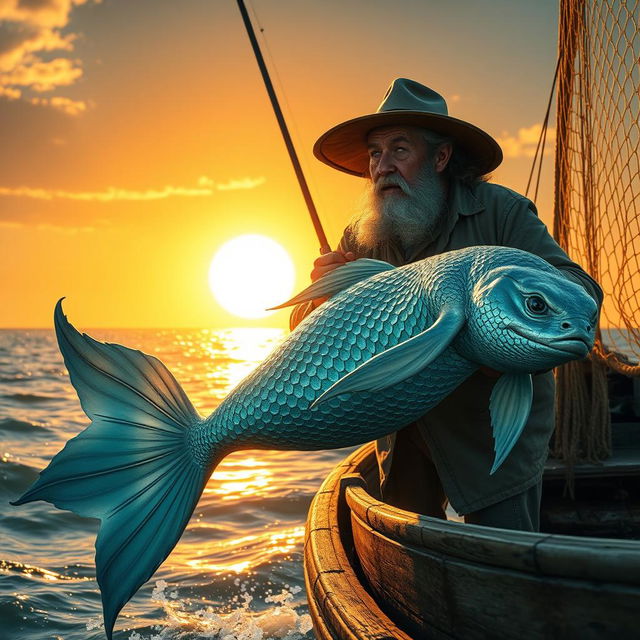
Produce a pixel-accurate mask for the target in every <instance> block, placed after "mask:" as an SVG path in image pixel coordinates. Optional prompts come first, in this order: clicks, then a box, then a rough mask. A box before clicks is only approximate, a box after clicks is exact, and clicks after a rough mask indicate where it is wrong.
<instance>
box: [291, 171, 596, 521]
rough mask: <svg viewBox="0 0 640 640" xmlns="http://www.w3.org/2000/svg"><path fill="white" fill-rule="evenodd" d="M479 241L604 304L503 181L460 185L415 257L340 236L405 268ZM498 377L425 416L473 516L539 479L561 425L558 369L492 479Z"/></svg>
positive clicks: (446, 473) (388, 449)
mask: <svg viewBox="0 0 640 640" xmlns="http://www.w3.org/2000/svg"><path fill="white" fill-rule="evenodd" d="M477 245H496V246H505V247H515V248H518V249H524V250H525V251H529V252H531V253H534V254H536V255H538V256H540V257H542V258H544V259H545V260H546V261H547V262H549V263H551V264H552V265H554V266H555V267H557V268H558V269H560V270H561V271H562V273H563V274H564V275H565V276H566V277H567V278H568V279H570V280H573V281H574V282H577V283H578V284H580V285H582V286H583V287H584V288H585V289H586V291H587V293H589V295H591V296H592V297H593V299H594V300H595V301H596V302H597V303H598V305H600V304H601V302H602V291H601V290H600V287H599V286H598V284H597V283H596V282H595V281H594V280H593V279H592V278H590V277H589V276H588V275H587V274H586V273H585V272H584V271H583V270H582V269H581V268H580V267H579V266H578V265H577V264H576V263H574V262H572V261H571V260H570V259H569V258H568V256H567V255H566V254H565V252H564V251H563V250H562V249H561V248H560V247H559V246H558V244H557V243H556V242H555V240H554V239H553V238H552V237H551V235H550V234H549V232H548V231H547V228H546V226H545V225H544V224H543V223H542V222H541V221H540V219H539V218H538V216H537V211H536V208H535V205H534V204H533V203H532V202H531V201H530V200H528V199H527V198H525V197H523V196H521V195H519V194H518V193H515V192H514V191H511V190H510V189H507V188H505V187H502V186H500V185H497V184H492V183H487V182H480V183H478V184H476V185H474V186H473V187H467V186H464V185H462V184H460V183H457V182H456V183H453V185H452V188H451V190H450V194H449V207H448V213H447V216H446V217H445V218H444V219H443V224H442V227H441V230H440V233H439V235H438V236H437V238H436V240H435V241H434V242H432V243H431V244H427V245H425V246H421V247H418V248H417V249H416V250H415V251H414V252H413V253H412V254H411V255H408V256H405V255H403V253H402V251H401V248H400V247H399V246H397V245H395V244H392V243H388V244H385V245H381V246H378V247H376V248H375V249H374V250H373V251H363V250H362V248H360V247H359V246H358V245H357V243H356V242H355V240H354V238H353V236H352V234H351V231H350V229H348V228H347V229H346V230H345V232H344V235H343V237H342V239H341V240H340V244H339V247H338V248H339V249H340V250H341V251H353V252H354V253H355V255H356V256H357V257H359V258H377V259H379V260H386V261H387V262H390V263H391V264H394V265H396V266H400V265H403V264H407V263H409V262H413V261H415V260H420V259H422V258H427V257H429V256H433V255H437V254H439V253H443V252H445V251H452V250H454V249H462V248H465V247H470V246H477ZM312 310H313V306H312V305H311V304H310V303H307V304H303V305H299V306H298V307H296V308H295V309H294V311H293V313H292V316H291V324H292V327H293V326H295V325H296V324H298V322H300V320H301V319H302V318H303V317H304V316H306V315H307V314H308V313H310V312H311V311H312ZM494 383H495V379H493V378H490V377H487V376H485V375H483V374H482V373H480V372H477V373H476V374H474V375H473V376H471V377H470V378H469V379H467V380H466V381H465V382H464V383H463V384H462V385H461V386H460V387H458V388H457V389H456V390H455V391H454V392H453V393H451V394H450V395H449V396H448V397H447V398H445V399H444V400H443V401H442V402H441V403H440V404H439V405H438V406H437V407H435V408H434V409H432V410H431V411H429V413H427V414H426V415H425V416H424V417H423V418H421V419H420V420H419V421H418V424H419V425H420V430H421V433H422V434H423V436H424V438H425V440H426V441H427V444H428V445H429V449H430V451H431V456H432V458H433V462H434V464H435V466H436V468H437V471H438V475H439V476H440V480H441V482H442V486H443V488H444V490H445V493H446V495H447V497H448V499H449V502H450V503H451V505H452V507H453V508H454V509H455V510H456V511H457V512H458V513H460V514H466V513H471V512H473V511H477V510H478V509H481V508H483V507H486V506H489V505H491V504H494V503H496V502H499V501H500V500H504V499H506V498H509V497H511V496H513V495H515V494H517V493H520V492H522V491H525V490H526V489H528V488H529V487H531V486H533V485H534V484H536V483H537V482H539V481H540V478H541V475H542V471H543V467H544V463H545V460H546V458H547V452H548V444H549V440H550V438H551V434H552V431H553V427H554V393H555V385H554V378H553V374H552V373H551V372H549V373H544V374H539V375H535V376H534V377H533V389H534V397H533V406H532V409H531V414H530V416H529V420H528V422H527V424H526V426H525V428H524V431H523V433H522V435H521V436H520V439H519V441H518V443H517V444H516V445H515V447H514V448H513V450H512V452H511V453H510V454H509V456H508V457H507V459H506V460H505V462H504V463H503V464H502V466H501V467H500V469H498V471H496V472H495V473H494V474H493V475H492V476H490V475H489V470H490V469H491V465H492V463H493V458H494V451H493V437H492V432H491V423H490V417H489V397H490V395H491V390H492V388H493V385H494ZM394 441H395V434H392V435H390V436H387V437H386V438H382V439H380V440H378V442H377V451H378V461H379V463H380V471H381V483H382V486H383V487H384V484H385V481H386V478H387V475H388V471H389V468H390V465H391V457H392V455H393V445H394Z"/></svg>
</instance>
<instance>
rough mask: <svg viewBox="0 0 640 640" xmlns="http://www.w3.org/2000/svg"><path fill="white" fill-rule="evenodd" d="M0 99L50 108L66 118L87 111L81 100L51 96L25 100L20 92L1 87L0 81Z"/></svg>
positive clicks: (11, 88)
mask: <svg viewBox="0 0 640 640" xmlns="http://www.w3.org/2000/svg"><path fill="white" fill-rule="evenodd" d="M0 97H1V98H6V99H7V100H20V99H22V100H23V101H24V102H28V103H29V104H32V105H35V106H41V107H51V108H53V109H56V110H57V111H61V112H62V113H66V114H67V115H68V116H77V115H80V114H81V113H84V112H85V111H86V110H87V103H86V102H84V101H83V100H72V99H71V98H65V97H63V96H52V97H51V98H44V97H42V96H36V97H35V98H27V97H23V95H22V90H20V89H15V88H14V87H3V86H2V84H1V81H0Z"/></svg>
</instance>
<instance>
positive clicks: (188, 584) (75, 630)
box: [0, 328, 351, 640]
mask: <svg viewBox="0 0 640 640" xmlns="http://www.w3.org/2000/svg"><path fill="white" fill-rule="evenodd" d="M87 333H89V334H90V335H92V336H93V337H95V338H96V339H98V340H102V341H107V342H117V343H120V344H124V345H126V346H128V347H132V348H137V349H141V350H142V351H144V352H146V353H149V354H151V355H154V356H156V357H158V358H160V359H161V360H162V361H163V362H164V363H165V364H166V365H167V367H168V368H169V369H170V370H171V372H172V373H173V374H174V375H175V377H176V378H177V380H178V381H179V382H180V383H181V385H182V386H183V388H184V389H185V391H186V393H187V395H188V396H189V398H190V399H191V401H192V402H193V404H194V405H195V407H196V408H197V409H198V411H199V412H200V413H201V414H202V415H208V414H209V413H210V412H211V411H213V409H215V407H216V406H217V405H218V404H219V403H220V401H221V400H222V399H223V398H224V397H225V396H226V395H227V394H228V393H229V391H230V390H231V389H232V388H233V387H234V386H235V385H236V384H237V383H238V382H239V381H240V380H241V379H242V378H243V377H244V376H246V375H247V374H248V373H249V372H250V371H251V370H252V369H253V368H254V367H255V366H256V365H257V364H258V363H259V362H260V361H262V360H263V359H264V358H265V356H266V355H267V354H268V353H269V351H271V350H272V349H273V348H274V347H275V346H276V345H277V344H278V343H279V342H280V341H281V340H282V339H283V338H284V335H285V333H284V332H283V331H280V330H278V329H251V328H246V329H228V330H222V331H213V330H104V329H103V330H94V331H91V330H88V331H87ZM88 424H89V420H88V418H87V417H86V416H85V414H84V413H83V411H82V409H81V407H80V403H79V401H78V398H77V395H76V393H75V390H74V389H73V387H72V386H71V383H70V382H69V378H68V376H67V373H66V370H65V368H64V365H63V362H62V357H61V355H60V352H59V351H58V347H57V344H56V340H55V336H54V334H53V332H52V331H48V330H20V331H18V330H2V331H0V437H1V441H2V448H1V451H0V453H1V454H2V458H1V460H2V464H1V466H0V492H1V496H0V499H1V506H0V541H1V546H0V640H13V639H20V640H45V639H46V640H52V639H55V640H62V639H64V640H93V639H95V640H98V639H102V638H104V637H105V636H104V630H103V628H102V605H101V601H100V592H99V589H98V585H97V582H96V580H95V565H94V541H95V536H96V532H97V529H98V521H97V520H95V519H88V518H81V517H79V516H76V515H75V514H73V513H70V512H68V511H61V510H58V509H56V508H55V507H53V506H52V505H50V504H49V503H46V502H34V503H29V504H27V505H23V506H20V507H14V506H11V505H10V504H9V501H10V500H15V499H16V498H17V497H19V496H20V495H21V494H22V493H23V492H24V491H25V489H27V487H29V486H30V485H31V483H32V482H33V481H34V480H35V479H36V477H37V475H38V472H39V471H40V470H41V469H43V468H44V467H45V466H46V465H47V464H48V462H49V460H50V459H51V458H52V457H53V455H54V454H55V453H57V452H58V451H59V450H60V449H61V448H62V447H63V445H64V443H65V442H66V441H67V440H68V439H69V438H71V437H73V436H75V435H76V434H77V433H79V432H80V431H81V430H82V429H83V428H84V427H86V426H87V425H88ZM350 451H351V450H344V449H343V450H335V451H320V452H277V451H273V452H271V451H270V452H265V451H243V452H237V453H234V454H232V455H230V456H228V457H227V458H226V459H225V460H224V461H223V462H222V463H221V464H220V466H219V467H218V468H217V469H216V471H215V473H214V474H213V476H212V478H211V480H210V481H209V483H208V485H207V487H206V488H205V491H204V494H203V496H202V498H201V499H200V502H199V504H198V506H197V508H196V511H195V513H194V514H193V516H192V518H191V520H190V522H189V524H188V526H187V529H186V531H185V532H184V534H183V535H182V538H181V539H180V542H179V543H178V545H177V546H176V547H175V549H174V550H173V552H172V553H171V555H170V556H169V557H168V558H167V560H165V562H164V563H163V565H162V566H161V567H160V568H159V569H158V570H157V572H156V573H155V575H154V576H153V577H152V578H151V580H149V581H148V582H147V583H146V584H145V585H144V586H143V587H142V588H141V589H140V590H139V591H138V593H137V594H136V595H135V596H134V597H133V598H132V600H131V601H130V602H129V603H128V604H127V605H126V606H125V608H124V609H123V611H122V612H121V614H120V616H119V618H118V621H117V623H116V631H115V634H114V638H117V639H120V640H124V639H128V640H169V639H176V640H177V639H180V640H188V639H195V638H219V639H220V640H223V639H224V640H260V639H264V640H266V639H269V638H274V639H275V638H278V639H280V638H283V639H286V640H298V639H302V638H313V631H312V630H311V620H310V618H309V614H308V607H307V601H306V595H305V591H304V577H303V567H302V558H303V541H304V524H305V519H306V514H307V510H308V507H309V504H310V502H311V499H312V498H313V496H314V494H315V492H316V491H317V490H318V488H319V486H320V484H321V483H322V481H323V479H324V478H325V477H326V476H327V474H328V473H329V471H330V470H331V469H332V468H333V467H334V466H335V465H336V464H337V463H338V462H339V461H340V460H342V459H343V458H344V457H345V456H346V455H347V454H348V453H349V452H350Z"/></svg>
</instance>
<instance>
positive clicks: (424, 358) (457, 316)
mask: <svg viewBox="0 0 640 640" xmlns="http://www.w3.org/2000/svg"><path fill="white" fill-rule="evenodd" d="M463 324H464V312H463V311H462V309H458V308H449V309H446V310H443V311H442V313H441V314H440V316H439V317H438V319H437V320H436V322H435V323H434V324H433V325H431V327H429V329H427V330H426V331H423V332H422V333H419V334H418V335H416V336H413V337H412V338H409V339H408V340H405V341H404V342H401V343H400V344H397V345H395V346H394V347H391V348H390V349H387V350H386V351H383V352H382V353H379V354H378V355H376V356H374V357H373V358H371V360H367V362H365V363H364V364H361V365H360V366H359V367H358V368H356V369H354V370H353V371H352V372H351V373H348V374H347V375H346V376H344V378H341V379H340V380H338V382H336V383H335V384H333V385H332V386H331V387H329V388H328V389H327V390H326V391H325V392H324V393H323V394H322V395H321V396H320V397H319V398H318V399H317V400H316V401H315V402H314V403H313V405H312V407H313V406H315V405H317V404H319V403H321V402H324V401H325V400H328V399H329V398H333V397H334V396H338V395H340V394H342V393H352V392H355V391H379V390H381V389H386V388H388V387H391V386H393V385H394V384H397V383H398V382H402V380H406V379H407V378H410V377H411V376H413V375H415V374H417V373H419V372H420V371H422V369H424V368H425V367H426V366H427V365H428V364H429V363H431V362H433V361H434V360H435V359H436V358H437V357H438V356H439V355H440V354H441V353H442V352H443V351H444V350H445V349H446V348H447V347H448V346H449V344H451V341H452V340H453V339H454V338H455V337H456V335H457V334H458V332H459V331H460V329H461V328H462V325H463Z"/></svg>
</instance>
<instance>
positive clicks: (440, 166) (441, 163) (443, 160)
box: [435, 142, 453, 173]
mask: <svg viewBox="0 0 640 640" xmlns="http://www.w3.org/2000/svg"><path fill="white" fill-rule="evenodd" d="M452 153H453V145H452V144H451V143H450V142H444V143H443V144H441V145H440V146H439V147H438V149H437V151H436V163H435V168H436V171H437V172H438V173H442V172H443V171H444V170H445V169H446V167H447V165H448V164H449V160H451V154H452Z"/></svg>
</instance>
